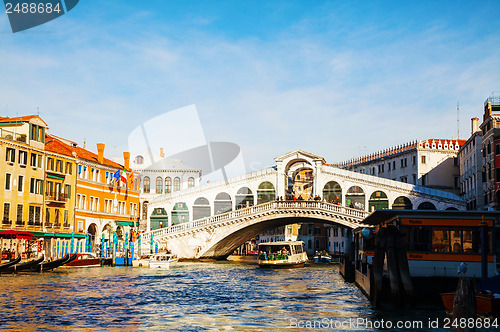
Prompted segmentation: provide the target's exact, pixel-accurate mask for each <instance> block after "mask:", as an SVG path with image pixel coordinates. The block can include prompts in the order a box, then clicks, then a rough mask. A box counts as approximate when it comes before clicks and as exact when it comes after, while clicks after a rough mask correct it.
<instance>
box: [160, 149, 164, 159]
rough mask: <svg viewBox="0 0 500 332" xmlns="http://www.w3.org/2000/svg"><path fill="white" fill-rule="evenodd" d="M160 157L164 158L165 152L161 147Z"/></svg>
mask: <svg viewBox="0 0 500 332" xmlns="http://www.w3.org/2000/svg"><path fill="white" fill-rule="evenodd" d="M160 157H161V158H165V153H163V148H160Z"/></svg>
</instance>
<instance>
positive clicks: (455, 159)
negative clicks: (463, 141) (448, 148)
mask: <svg viewBox="0 0 500 332" xmlns="http://www.w3.org/2000/svg"><path fill="white" fill-rule="evenodd" d="M453 166H458V158H457V157H453Z"/></svg>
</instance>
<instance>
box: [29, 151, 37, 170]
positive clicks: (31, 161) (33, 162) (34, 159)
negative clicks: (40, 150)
mask: <svg viewBox="0 0 500 332" xmlns="http://www.w3.org/2000/svg"><path fill="white" fill-rule="evenodd" d="M30 166H31V167H36V153H32V154H31V156H30Z"/></svg>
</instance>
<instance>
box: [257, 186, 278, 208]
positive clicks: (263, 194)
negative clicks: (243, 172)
mask: <svg viewBox="0 0 500 332" xmlns="http://www.w3.org/2000/svg"><path fill="white" fill-rule="evenodd" d="M275 199H276V191H275V190H274V185H273V184H272V183H271V182H269V181H265V182H262V183H261V184H260V185H259V188H258V189H257V204H262V203H266V202H270V201H274V200H275Z"/></svg>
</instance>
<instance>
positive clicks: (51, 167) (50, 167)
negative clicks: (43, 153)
mask: <svg viewBox="0 0 500 332" xmlns="http://www.w3.org/2000/svg"><path fill="white" fill-rule="evenodd" d="M47 169H48V170H49V171H53V170H54V158H51V157H49V158H47Z"/></svg>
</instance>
